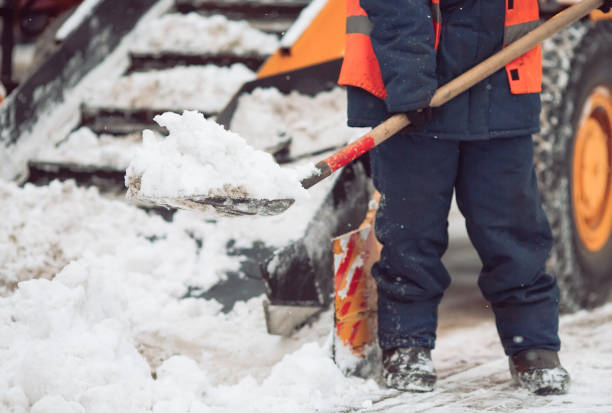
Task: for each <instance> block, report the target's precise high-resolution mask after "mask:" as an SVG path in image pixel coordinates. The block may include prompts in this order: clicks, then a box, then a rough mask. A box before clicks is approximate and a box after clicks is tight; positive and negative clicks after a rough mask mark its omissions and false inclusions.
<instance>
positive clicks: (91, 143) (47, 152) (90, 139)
mask: <svg viewBox="0 0 612 413" xmlns="http://www.w3.org/2000/svg"><path fill="white" fill-rule="evenodd" d="M141 140H142V139H141V136H140V134H132V135H127V136H124V137H117V136H113V135H99V136H98V135H97V134H95V133H94V132H93V131H92V130H91V129H89V128H88V127H85V126H84V127H81V128H79V129H77V130H76V131H74V132H72V133H71V134H70V135H68V137H67V138H66V140H64V141H62V142H60V143H58V144H57V145H56V146H52V147H44V148H42V150H41V151H40V152H39V153H38V154H37V155H36V156H35V159H36V160H37V161H42V162H59V163H74V164H79V165H87V166H97V167H104V168H112V169H116V170H125V169H126V168H127V167H128V166H129V164H130V161H131V160H132V159H133V158H134V156H135V155H136V151H137V150H138V148H140V146H141Z"/></svg>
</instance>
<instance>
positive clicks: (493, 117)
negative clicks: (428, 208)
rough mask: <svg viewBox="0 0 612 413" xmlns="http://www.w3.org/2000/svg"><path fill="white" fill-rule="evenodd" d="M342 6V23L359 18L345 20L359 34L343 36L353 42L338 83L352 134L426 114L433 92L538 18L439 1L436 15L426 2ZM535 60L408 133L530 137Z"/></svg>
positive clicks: (529, 1)
mask: <svg viewBox="0 0 612 413" xmlns="http://www.w3.org/2000/svg"><path fill="white" fill-rule="evenodd" d="M350 3H351V4H352V6H353V8H352V9H350V11H351V13H350V14H349V16H362V17H360V18H359V19H360V20H357V19H350V20H351V22H352V23H351V24H350V25H349V30H350V31H352V32H358V31H360V30H361V31H365V33H352V34H351V35H349V36H347V40H349V38H351V39H354V40H355V41H354V42H351V43H349V44H347V50H346V57H345V62H344V67H343V69H342V71H341V78H340V83H343V84H345V85H347V86H346V89H347V94H348V123H349V125H350V126H356V127H361V126H364V127H372V126H376V125H377V124H379V123H380V122H382V121H384V120H385V119H387V118H388V117H389V116H390V115H391V114H393V113H397V112H405V111H409V110H413V109H418V108H422V107H425V106H427V105H428V104H429V102H430V101H431V98H432V96H433V94H434V92H435V91H436V89H437V88H438V87H439V86H442V85H444V84H446V83H447V82H449V81H451V80H452V79H454V78H456V77H457V76H459V75H461V74H462V73H464V72H465V71H467V70H468V69H470V68H471V67H473V66H475V65H476V64H478V63H480V62H482V61H483V60H485V59H486V58H487V57H489V56H491V55H492V54H494V53H496V52H498V51H499V50H501V49H502V48H503V47H504V46H505V45H506V44H508V43H509V42H510V41H511V40H513V39H516V38H517V37H518V36H520V35H522V34H523V33H525V32H527V31H529V29H531V28H533V27H534V26H535V25H536V24H537V16H538V10H537V2H536V0H439V7H440V14H439V15H437V14H436V13H437V12H436V11H435V10H436V9H435V8H434V9H432V1H431V0H384V1H383V0H360V1H359V2H357V1H355V0H350ZM358 6H360V7H359V8H357V7H358ZM360 9H361V10H363V12H361V11H360ZM432 10H433V11H432ZM355 11H358V13H356V12H355ZM519 11H520V12H519ZM366 14H367V17H365V16H366ZM434 17H436V21H437V22H441V24H439V25H437V27H438V29H437V33H438V34H439V37H437V36H436V30H435V29H432V27H436V26H434V24H433V19H434ZM364 18H365V19H367V20H365V19H364ZM359 21H360V23H355V22H359ZM370 22H371V24H370ZM364 27H365V28H366V29H367V30H363V28H364ZM368 32H369V36H367V33H368ZM357 42H361V43H360V44H361V46H362V49H361V50H362V52H361V53H362V56H369V57H368V59H369V60H367V61H366V60H365V59H363V58H359V55H358V54H357V53H354V52H353V51H352V50H355V49H357V50H358V48H357V47H355V46H356V45H357V46H358V43H357ZM436 43H437V44H438V47H437V50H436V48H435V46H436ZM364 45H365V46H368V47H367V48H365V47H363V46H364ZM540 53H541V52H540V48H539V47H538V48H535V49H533V50H532V51H530V52H528V53H527V54H525V55H523V56H521V57H520V58H518V59H516V60H515V61H513V62H512V63H510V64H508V65H507V67H506V68H504V69H501V70H499V71H497V72H495V73H494V74H492V75H491V76H490V77H488V78H487V79H485V80H483V81H482V82H479V83H478V84H476V85H474V86H473V87H472V88H471V89H469V90H468V91H466V92H464V93H462V94H460V95H459V96H457V97H456V98H454V99H453V100H451V101H450V102H448V103H446V104H445V105H443V106H441V107H439V108H436V109H435V110H434V115H433V119H432V120H431V121H430V122H428V123H426V124H425V125H423V127H421V128H419V129H417V130H414V131H412V132H411V133H412V134H413V135H419V136H424V137H439V138H441V139H453V140H474V139H489V138H498V137H512V136H524V135H529V134H533V133H536V132H537V131H538V130H539V114H540V95H539V93H535V92H539V91H540V81H541V67H542V66H541V60H540ZM364 62H367V63H364ZM349 79H350V80H349ZM363 85H366V87H364V86H363ZM368 89H369V90H368ZM530 92H534V93H530ZM377 95H378V96H377Z"/></svg>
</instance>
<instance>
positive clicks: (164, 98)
mask: <svg viewBox="0 0 612 413" xmlns="http://www.w3.org/2000/svg"><path fill="white" fill-rule="evenodd" d="M254 78H255V73H254V72H253V71H251V70H249V69H248V68H247V67H246V66H245V65H243V64H241V63H237V64H234V65H232V66H230V67H217V66H213V65H206V66H189V67H185V66H178V67H175V68H172V69H167V70H156V71H151V72H137V73H132V74H130V75H127V76H123V77H121V78H119V79H117V80H114V79H113V80H110V81H107V82H101V83H99V84H98V85H96V86H95V87H93V88H92V89H91V90H90V91H89V93H88V95H89V96H88V98H87V100H86V102H87V103H88V104H89V105H91V106H101V107H123V108H148V109H161V110H163V109H181V110H182V109H194V110H199V111H202V112H206V113H215V112H218V111H219V110H221V109H222V108H223V107H224V106H225V104H226V103H227V102H228V101H229V100H230V99H231V97H232V95H233V94H234V93H235V92H236V91H237V90H238V89H239V88H240V87H241V86H242V85H243V84H244V83H246V82H248V81H250V80H253V79H254Z"/></svg>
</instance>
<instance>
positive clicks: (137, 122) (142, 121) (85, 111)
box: [80, 105, 166, 136]
mask: <svg viewBox="0 0 612 413" xmlns="http://www.w3.org/2000/svg"><path fill="white" fill-rule="evenodd" d="M164 112H166V110H164V109H146V108H144V109H126V108H105V107H90V106H87V105H83V106H82V107H81V124H80V126H82V127H87V128H89V129H90V130H92V131H93V132H94V133H97V134H108V135H118V136H121V135H128V134H131V133H140V132H141V131H142V130H143V129H152V130H154V131H158V132H162V133H165V130H164V129H163V128H161V127H160V126H159V125H157V124H156V123H155V122H154V121H153V118H154V117H155V116H156V115H159V114H162V113H164Z"/></svg>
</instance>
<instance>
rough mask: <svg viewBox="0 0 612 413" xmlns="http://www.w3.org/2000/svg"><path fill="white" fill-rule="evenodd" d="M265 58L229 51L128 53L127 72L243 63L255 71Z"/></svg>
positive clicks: (226, 65) (225, 65)
mask: <svg viewBox="0 0 612 413" xmlns="http://www.w3.org/2000/svg"><path fill="white" fill-rule="evenodd" d="M265 60H266V56H262V55H235V54H229V53H215V54H202V55H196V54H182V53H172V52H163V53H130V67H129V68H128V70H127V71H128V73H132V72H140V71H147V70H163V69H170V68H173V67H177V66H204V65H214V66H220V67H228V66H232V65H234V64H236V63H240V64H243V65H244V66H246V67H247V68H249V69H250V70H252V71H257V70H258V69H259V67H260V66H261V65H262V64H263V62H264V61H265Z"/></svg>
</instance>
